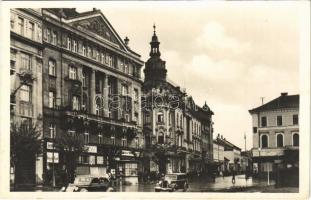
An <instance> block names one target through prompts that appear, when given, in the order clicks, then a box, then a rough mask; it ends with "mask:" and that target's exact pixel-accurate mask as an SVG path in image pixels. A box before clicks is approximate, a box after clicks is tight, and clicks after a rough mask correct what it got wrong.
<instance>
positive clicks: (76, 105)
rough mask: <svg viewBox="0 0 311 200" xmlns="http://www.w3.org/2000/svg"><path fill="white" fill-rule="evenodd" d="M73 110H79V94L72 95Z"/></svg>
mask: <svg viewBox="0 0 311 200" xmlns="http://www.w3.org/2000/svg"><path fill="white" fill-rule="evenodd" d="M72 110H79V98H78V97H77V96H73V97H72Z"/></svg>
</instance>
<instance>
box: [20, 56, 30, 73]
mask: <svg viewBox="0 0 311 200" xmlns="http://www.w3.org/2000/svg"><path fill="white" fill-rule="evenodd" d="M21 61H22V65H21V68H23V69H28V70H31V60H30V55H28V54H24V53H22V54H21Z"/></svg>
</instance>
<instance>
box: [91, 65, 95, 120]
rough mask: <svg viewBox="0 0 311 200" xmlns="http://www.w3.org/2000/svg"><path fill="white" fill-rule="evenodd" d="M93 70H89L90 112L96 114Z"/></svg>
mask: <svg viewBox="0 0 311 200" xmlns="http://www.w3.org/2000/svg"><path fill="white" fill-rule="evenodd" d="M95 72H96V71H95V70H94V69H92V72H91V87H90V90H91V99H90V112H91V113H92V114H96V111H95Z"/></svg>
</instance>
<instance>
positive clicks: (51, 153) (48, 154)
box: [46, 152, 59, 163]
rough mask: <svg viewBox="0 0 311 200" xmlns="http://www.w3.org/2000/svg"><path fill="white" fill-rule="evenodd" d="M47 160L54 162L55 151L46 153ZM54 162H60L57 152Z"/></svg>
mask: <svg viewBox="0 0 311 200" xmlns="http://www.w3.org/2000/svg"><path fill="white" fill-rule="evenodd" d="M46 162H48V163H53V152H47V153H46ZM54 163H59V155H58V153H57V152H54Z"/></svg>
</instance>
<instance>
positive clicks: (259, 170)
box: [258, 147, 261, 178]
mask: <svg viewBox="0 0 311 200" xmlns="http://www.w3.org/2000/svg"><path fill="white" fill-rule="evenodd" d="M260 151H261V148H260V147H259V148H258V154H259V159H258V173H259V178H260V177H261V160H260Z"/></svg>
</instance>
